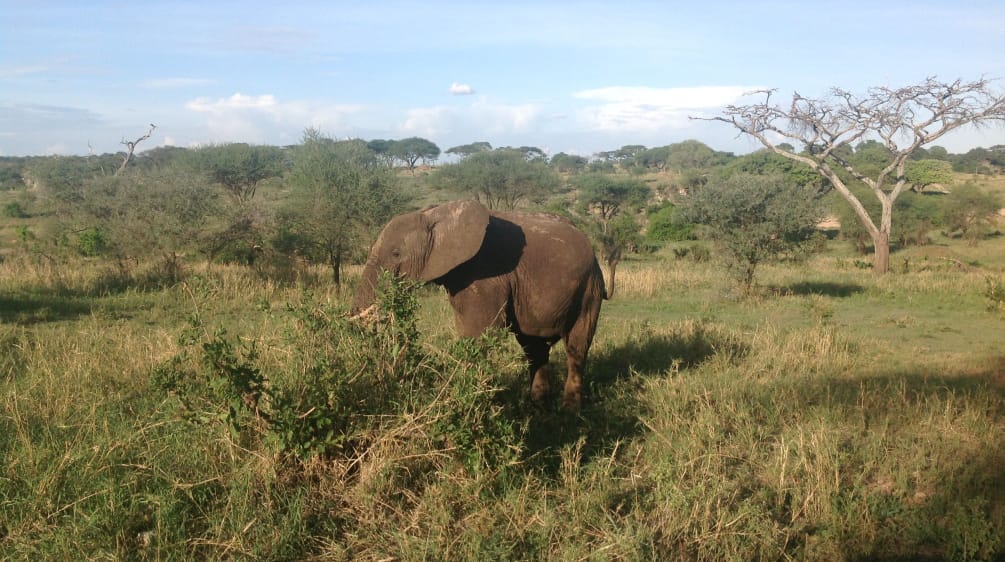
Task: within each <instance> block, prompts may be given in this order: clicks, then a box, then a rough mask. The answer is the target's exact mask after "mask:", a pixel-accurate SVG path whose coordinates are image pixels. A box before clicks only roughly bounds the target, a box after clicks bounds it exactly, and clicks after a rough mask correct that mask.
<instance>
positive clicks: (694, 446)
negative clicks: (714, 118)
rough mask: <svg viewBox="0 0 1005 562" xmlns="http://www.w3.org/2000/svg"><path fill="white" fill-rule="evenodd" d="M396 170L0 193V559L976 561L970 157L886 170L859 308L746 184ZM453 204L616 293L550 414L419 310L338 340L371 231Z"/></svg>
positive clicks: (531, 170) (978, 330) (715, 171)
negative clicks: (538, 230)
mask: <svg viewBox="0 0 1005 562" xmlns="http://www.w3.org/2000/svg"><path fill="white" fill-rule="evenodd" d="M406 140H407V141H408V142H407V143H405V144H404V145H399V146H395V142H396V141H371V142H362V141H334V140H332V139H330V138H328V137H326V136H325V135H324V134H323V133H322V132H320V131H314V130H309V131H306V132H305V135H304V138H303V139H302V142H301V143H299V144H297V145H295V146H290V147H252V146H247V145H220V146H212V147H205V148H200V149H178V148H168V147H163V148H156V149H152V150H147V151H143V152H137V153H136V154H135V155H132V157H131V159H130V160H129V162H128V165H126V166H125V167H124V168H123V169H122V170H121V171H119V168H120V167H122V166H123V160H124V159H123V157H122V155H106V156H94V157H35V158H5V159H0V186H2V191H0V209H2V211H3V212H2V216H0V452H2V455H3V459H4V469H3V471H2V472H0V557H2V558H4V559H11V560H40V559H136V560H147V559H149V560H191V559H208V560H218V559H248V560H263V559H270V560H271V559H325V560H329V559H330V560H357V559H363V560H390V559H401V560H428V559H436V560H444V559H451V560H556V559H557V560H579V559H603V560H606V559H620V560H667V559H684V560H779V559H797V560H943V559H951V560H998V559H1001V558H1002V556H1005V525H1003V521H1005V468H1003V467H1005V354H1003V353H1002V351H1001V348H1002V345H1001V344H1002V335H1001V334H1002V332H1003V327H1005V239H1003V238H1002V237H1001V234H1000V229H1001V228H1002V225H1001V223H1000V216H999V209H1001V208H1002V206H1003V204H1002V199H1001V198H1002V193H1003V192H1005V179H1003V178H1005V176H1003V175H1002V174H1003V171H1005V148H1003V147H1000V146H999V147H991V148H988V149H983V148H982V149H974V150H972V151H969V152H968V153H966V154H951V153H949V152H947V151H945V150H943V149H940V148H939V147H937V146H936V147H926V148H922V149H919V150H918V151H915V153H914V154H913V155H912V158H911V159H910V160H909V161H908V163H907V164H905V167H906V168H908V169H910V170H912V171H911V177H912V178H914V179H913V180H912V185H914V186H916V189H914V190H906V191H905V192H904V193H902V194H900V196H899V197H898V198H897V201H896V205H898V207H897V209H896V210H895V211H894V212H893V213H892V217H893V218H892V221H893V222H892V230H891V231H890V233H891V253H890V259H889V263H890V267H889V273H887V274H885V275H877V274H875V273H874V272H873V271H872V270H873V263H872V261H871V260H870V258H869V253H870V252H871V251H872V239H873V238H872V236H871V234H870V233H869V232H864V233H863V227H862V225H861V221H857V220H855V218H856V217H848V216H847V211H846V208H847V205H846V203H845V201H846V200H845V199H844V198H843V196H838V195H835V194H834V193H833V192H831V191H830V189H829V187H828V185H827V183H826V182H825V181H823V180H822V179H821V178H820V176H819V174H817V173H814V172H813V170H811V169H809V168H808V167H807V166H805V165H803V164H801V163H800V162H798V161H796V160H793V159H791V158H786V157H784V156H781V155H779V154H777V153H774V152H770V151H759V152H754V153H752V154H748V155H742V156H737V155H734V154H730V153H724V152H719V151H716V150H714V149H712V148H710V147H708V146H706V145H704V144H703V143H700V142H698V141H684V142H679V143H674V144H670V145H667V146H664V147H655V148H647V147H642V146H626V147H622V148H621V149H617V150H612V151H610V152H606V153H603V154H601V155H596V156H594V157H592V158H583V157H573V156H570V155H566V154H561V155H555V156H553V157H551V158H548V157H547V156H546V155H544V153H543V152H542V151H540V150H538V149H536V148H534V147H518V148H510V147H507V148H501V149H500V148H493V147H491V146H490V145H489V144H488V143H485V142H475V143H472V144H470V145H464V146H461V147H454V148H452V149H449V150H447V151H446V152H447V153H448V154H451V155H453V156H456V157H457V158H459V160H458V161H457V163H454V164H445V165H440V166H428V165H427V166H423V165H420V163H421V162H423V161H425V162H426V164H431V163H432V162H433V161H434V160H435V159H436V158H437V157H438V155H439V148H438V147H435V145H434V146H433V148H436V150H435V151H434V150H432V148H431V147H430V146H428V144H432V143H428V141H425V142H419V141H422V140H423V139H406ZM427 143H428V144H427ZM876 144H877V143H874V142H873V141H870V140H868V139H862V141H861V142H859V143H857V144H856V145H855V146H852V147H850V148H847V149H846V150H845V152H844V153H843V156H842V158H844V159H846V161H847V162H849V163H852V164H855V165H873V166H875V165H882V166H885V165H886V164H883V163H884V162H887V163H888V162H890V161H891V160H890V159H891V158H894V156H892V155H890V154H888V153H885V152H884V151H883V147H882V145H880V146H879V147H877V146H876ZM783 150H787V151H791V152H794V151H795V149H794V148H793V147H791V146H786V147H783ZM884 159H886V160H884ZM912 162H917V163H918V164H916V165H915V164H911V163H912ZM933 162H934V163H933ZM843 181H845V182H846V183H847V187H848V189H849V190H852V191H855V190H868V189H869V187H868V186H867V185H865V184H857V183H856V180H855V178H854V177H845V178H844V180H843ZM936 184H937V185H936ZM751 195H756V196H754V197H751ZM459 197H473V198H479V199H481V200H482V201H483V202H486V203H487V204H490V205H494V206H499V207H507V208H510V207H512V208H519V209H543V210H550V211H551V212H556V213H562V214H565V215H566V216H569V217H570V218H572V219H573V220H575V221H577V222H578V223H579V224H580V225H582V227H583V229H584V230H585V231H587V232H589V233H590V235H591V236H592V237H593V238H594V240H595V241H596V244H597V249H598V253H600V254H602V255H603V256H605V258H606V259H605V260H604V261H605V262H606V263H605V266H607V267H608V274H610V270H611V269H612V268H614V267H617V292H616V294H615V295H614V298H613V299H612V300H610V301H608V302H606V303H605V306H604V309H603V311H602V313H601V319H600V324H599V327H598V334H597V339H596V341H595V344H594V347H593V348H592V352H591V360H590V364H589V367H588V373H587V385H588V388H589V393H588V398H587V401H586V404H585V405H584V407H583V409H582V410H581V411H580V412H578V413H564V412H559V411H558V409H557V408H556V407H554V405H548V406H545V407H535V406H533V405H532V404H531V402H530V401H529V400H528V397H527V387H528V385H527V381H525V380H523V378H524V376H525V375H524V367H523V366H522V365H521V355H520V352H519V348H518V346H517V345H516V343H515V342H513V341H512V339H511V338H509V337H507V335H506V334H504V333H489V334H486V335H484V336H483V337H481V338H478V339H474V340H459V339H457V338H456V337H455V336H454V334H453V330H452V327H451V326H452V311H451V310H450V308H449V306H448V304H447V302H446V299H445V298H444V296H443V295H442V294H441V293H440V292H438V290H436V289H434V288H431V287H417V286H414V285H411V284H409V283H407V282H403V281H401V280H395V279H392V278H384V279H383V280H382V290H381V297H380V302H381V308H382V310H385V311H388V312H389V313H388V314H382V315H381V316H380V321H378V322H377V323H376V324H374V325H365V326H364V325H360V324H356V323H353V322H350V321H348V320H347V318H346V316H347V314H346V312H347V309H348V302H349V300H350V298H351V297H350V295H351V290H352V288H353V287H354V284H355V281H356V279H357V278H358V275H359V272H360V265H359V264H360V261H361V260H362V259H363V258H364V257H365V255H366V250H367V246H368V244H369V243H370V242H371V241H372V239H373V237H374V236H375V234H376V232H377V231H378V230H379V228H380V226H381V225H382V224H383V223H384V222H385V221H386V220H387V218H389V217H390V216H392V215H394V214H395V213H397V212H400V211H402V210H406V209H410V208H416V207H419V206H423V205H426V204H429V203H435V202H439V201H445V200H448V199H454V198H459ZM861 201H862V204H863V205H869V204H870V203H868V199H866V198H862V199H861ZM876 205H877V206H878V205H879V203H878V202H877V203H876ZM619 264H620V265H619ZM555 371H557V372H561V371H563V369H562V368H560V367H557V366H556V369H555ZM557 376H558V375H557V374H556V377H557Z"/></svg>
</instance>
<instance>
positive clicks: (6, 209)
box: [3, 201, 31, 219]
mask: <svg viewBox="0 0 1005 562" xmlns="http://www.w3.org/2000/svg"><path fill="white" fill-rule="evenodd" d="M3 216H5V217H7V218H11V219H26V218H28V217H30V216H31V215H29V214H28V211H26V210H25V208H24V205H22V204H21V203H18V202H17V201H11V202H10V203H7V204H6V205H4V206H3Z"/></svg>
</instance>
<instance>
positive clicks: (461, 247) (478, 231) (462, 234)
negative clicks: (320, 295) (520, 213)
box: [352, 201, 489, 314]
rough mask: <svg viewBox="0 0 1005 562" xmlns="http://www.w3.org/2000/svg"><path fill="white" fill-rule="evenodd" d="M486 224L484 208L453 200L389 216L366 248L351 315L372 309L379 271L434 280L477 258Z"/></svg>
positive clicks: (416, 278)
mask: <svg viewBox="0 0 1005 562" xmlns="http://www.w3.org/2000/svg"><path fill="white" fill-rule="evenodd" d="M488 224H489V211H488V209H486V208H485V206H483V205H482V204H481V203H478V202H476V201H455V202H452V203H446V204H444V205H438V206H435V207H429V208H427V209H423V210H422V211H416V212H414V213H406V214H404V215H399V216H397V217H394V218H393V219H391V221H390V222H389V223H387V226H385V227H384V230H382V231H381V233H380V236H379V237H378V238H377V241H376V242H375V243H374V245H373V248H371V249H370V257H369V258H367V260H366V267H364V268H363V277H362V279H361V280H360V282H359V286H358V287H357V288H356V295H355V297H354V298H353V304H352V311H353V314H356V313H359V312H360V311H362V310H363V309H366V308H367V307H369V306H370V305H372V304H373V302H374V299H375V294H374V293H375V290H376V285H377V277H378V275H379V274H380V272H381V271H382V270H387V271H390V272H392V273H394V274H395V275H397V276H399V277H406V278H408V279H414V280H418V281H425V282H429V281H434V280H436V279H438V278H440V277H443V276H444V275H446V274H447V273H448V272H450V270H452V269H454V268H455V267H457V266H459V265H461V264H462V263H464V262H466V261H468V260H469V259H471V258H473V257H474V256H475V254H477V253H478V249H479V248H481V245H482V239H483V238H484V237H485V228H486V227H487V226H488Z"/></svg>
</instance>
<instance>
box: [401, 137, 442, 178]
mask: <svg viewBox="0 0 1005 562" xmlns="http://www.w3.org/2000/svg"><path fill="white" fill-rule="evenodd" d="M390 154H391V155H392V156H394V157H395V158H397V159H398V160H400V161H402V162H403V163H404V164H405V167H407V168H408V169H409V170H410V171H414V170H415V165H416V164H417V163H418V162H419V160H422V161H423V162H424V163H429V162H434V161H436V159H437V158H439V157H440V147H438V146H436V144H434V143H433V142H432V141H429V140H426V139H424V138H420V137H410V138H407V139H402V140H399V141H394V143H393V144H392V145H391V148H390Z"/></svg>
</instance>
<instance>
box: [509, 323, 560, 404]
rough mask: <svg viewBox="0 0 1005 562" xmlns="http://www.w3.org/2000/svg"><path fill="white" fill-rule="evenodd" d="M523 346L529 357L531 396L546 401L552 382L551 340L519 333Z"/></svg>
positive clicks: (525, 353)
mask: <svg viewBox="0 0 1005 562" xmlns="http://www.w3.org/2000/svg"><path fill="white" fill-rule="evenodd" d="M516 339H517V341H518V342H520V346H521V347H523V353H524V355H525V356H526V357H527V363H528V368H529V372H530V397H531V399H533V400H534V402H538V403H540V402H544V400H545V399H546V398H547V397H548V395H549V394H551V382H550V381H549V380H548V368H547V367H548V355H549V353H550V352H551V346H552V343H553V342H551V341H548V340H546V339H544V338H539V337H535V336H525V335H523V334H518V335H517V337H516Z"/></svg>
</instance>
